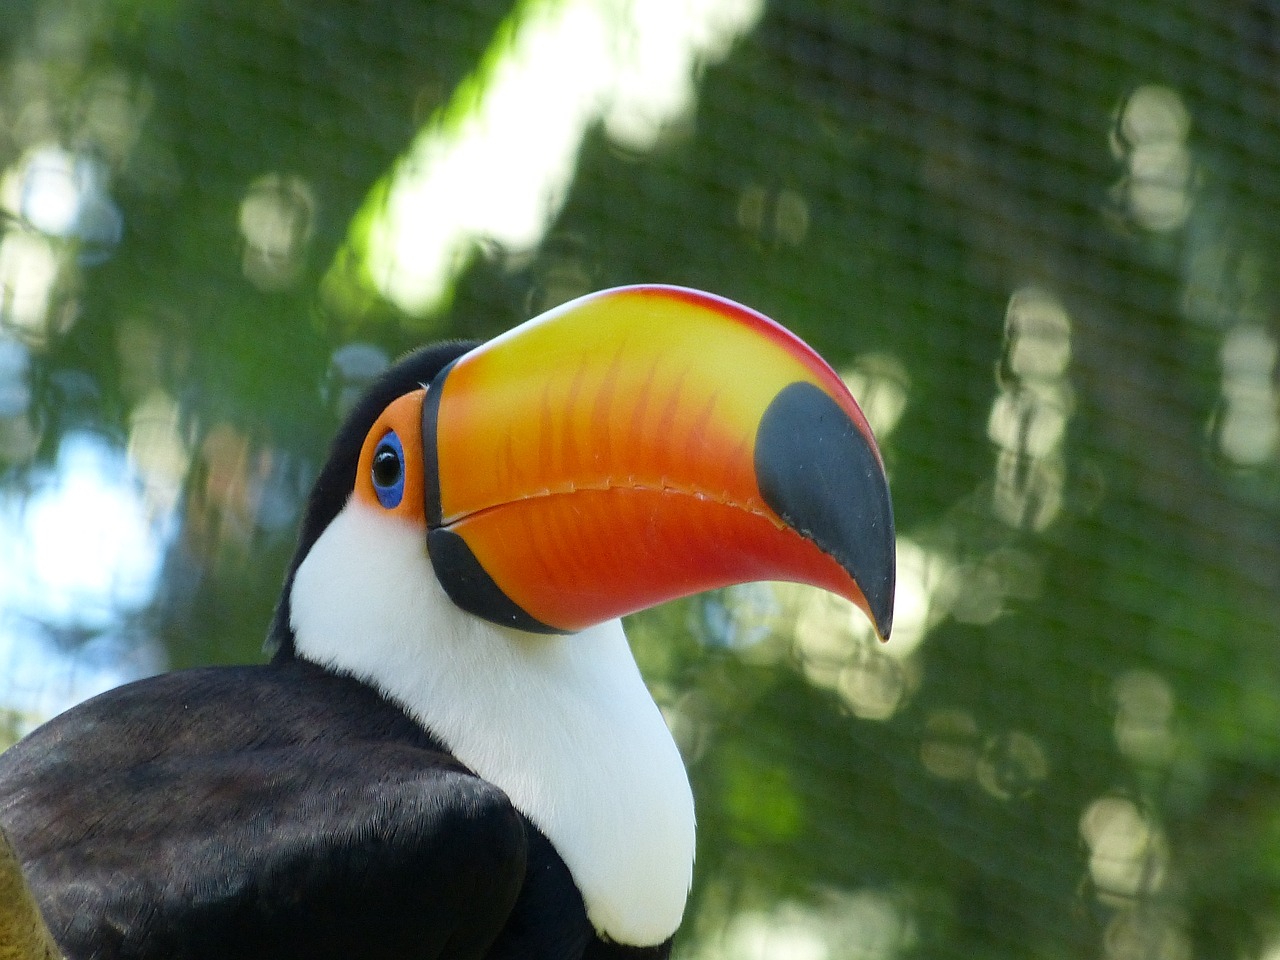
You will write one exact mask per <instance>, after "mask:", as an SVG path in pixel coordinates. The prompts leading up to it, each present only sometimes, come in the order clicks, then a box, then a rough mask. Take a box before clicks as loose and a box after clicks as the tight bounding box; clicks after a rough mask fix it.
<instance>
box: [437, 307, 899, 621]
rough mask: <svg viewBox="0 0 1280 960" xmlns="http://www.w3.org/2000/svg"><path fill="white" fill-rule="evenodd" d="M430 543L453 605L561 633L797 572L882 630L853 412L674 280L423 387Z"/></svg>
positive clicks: (884, 538) (811, 363) (861, 437)
mask: <svg viewBox="0 0 1280 960" xmlns="http://www.w3.org/2000/svg"><path fill="white" fill-rule="evenodd" d="M422 429H423V441H424V442H423V454H424V459H425V461H426V464H425V466H426V470H425V478H426V479H425V482H426V514H427V525H428V535H427V537H428V550H429V552H430V555H431V560H432V563H433V565H434V567H435V570H436V574H437V576H438V577H439V578H440V581H441V582H442V583H443V585H444V587H445V589H446V591H448V593H449V595H450V596H451V597H452V598H453V600H454V602H456V603H457V604H458V605H459V606H461V607H462V608H464V609H466V610H468V611H470V612H471V613H474V614H477V615H479V616H481V617H485V618H486V619H489V620H492V621H494V622H496V623H501V624H506V625H509V626H513V627H518V628H521V629H525V630H532V631H539V632H552V633H567V632H574V631H577V630H581V629H583V628H585V627H587V626H590V625H592V624H595V623H599V622H602V621H604V620H608V619H610V618H613V617H617V616H621V615H623V614H627V613H631V612H634V611H636V610H640V609H643V608H645V607H649V606H653V605H654V604H657V603H661V602H663V601H665V600H670V599H674V598H676V597H681V596H686V595H688V594H692V593H697V592H699V591H702V590H707V589H711V588H715V587H722V586H726V585H728V584H733V583H743V582H747V581H752V580H793V581H799V582H802V583H809V584H814V585H816V586H821V587H825V588H827V589H828V590H832V591H834V592H835V593H838V594H840V595H842V596H844V597H847V598H848V599H850V600H852V601H853V602H854V603H856V604H857V605H858V606H859V607H861V608H862V609H863V610H864V611H866V613H867V615H868V616H869V617H870V618H871V622H872V623H873V624H874V625H875V628H876V632H877V633H878V634H879V635H880V636H881V637H885V638H887V637H888V636H889V628H890V625H891V622H892V619H893V586H894V535H893V511H892V507H891V505H890V501H889V490H888V485H887V483H886V480H885V474H884V465H883V463H882V461H881V459H880V454H879V451H878V450H877V449H876V444H875V440H874V438H873V437H872V435H871V430H870V428H869V427H868V426H867V421H866V419H865V418H864V417H863V415H862V412H861V411H860V410H859V409H858V405H857V404H856V403H855V402H854V400H853V397H851V396H850V395H849V391H848V390H847V389H846V388H845V386H844V384H843V383H842V382H841V381H840V378H839V377H838V376H837V375H836V374H835V372H834V371H832V369H831V368H830V367H828V366H827V365H826V363H824V362H823V361H822V359H821V358H820V357H819V356H818V355H817V354H816V353H814V352H813V350H811V349H810V348H809V347H808V346H806V345H805V344H804V343H803V342H802V341H801V340H799V339H798V338H797V337H795V336H794V335H792V334H791V333H789V332H788V331H787V330H785V329H783V328H782V327H780V326H779V325H778V324H776V323H774V322H773V321H772V320H769V319H768V318H767V317H764V316H762V315H761V314H758V313H756V312H755V311H753V310H749V309H747V308H746V307H743V306H740V305H739V304H736V303H733V302H731V301H728V300H724V299H722V298H720V297H716V296H712V295H710V294H706V293H700V292H698V291H695V290H686V289H682V288H678V287H662V286H641V287H623V288H619V289H615V290H606V291H604V292H602V293H596V294H591V295H589V296H586V297H582V298H581V299H579V300H575V301H573V302H572V303H568V304H566V305H564V306H562V307H559V308H557V309H555V310H552V311H550V312H549V313H546V314H544V315H543V316H541V317H538V318H537V319H534V320H530V321H529V322H528V323H525V324H523V325H522V326H520V327H517V328H516V329H514V330H512V331H510V332H509V333H507V334H505V335H504V336H501V337H498V338H497V339H496V340H493V341H491V342H489V343H487V344H484V345H483V346H480V347H478V348H476V349H475V350H473V351H471V352H470V353H467V354H465V355H464V356H462V357H461V358H459V359H458V360H456V361H455V362H454V363H453V364H451V365H450V366H449V367H446V368H445V370H444V371H442V372H441V373H440V375H439V376H438V377H436V379H435V380H434V381H433V382H432V383H431V385H430V387H429V389H428V390H427V396H426V401H425V403H424V405H423V424H422Z"/></svg>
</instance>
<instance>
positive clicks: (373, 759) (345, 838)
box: [0, 674, 528, 960]
mask: <svg viewBox="0 0 1280 960" xmlns="http://www.w3.org/2000/svg"><path fill="white" fill-rule="evenodd" d="M181 676H182V675H181V674H174V675H170V677H181ZM163 680H164V682H165V683H166V684H170V685H171V684H172V683H173V681H172V680H170V679H169V677H166V678H163ZM153 684H155V685H157V686H159V685H160V680H159V678H157V680H155V681H145V682H144V683H143V684H140V685H134V688H133V689H132V690H131V691H128V692H127V693H126V694H125V695H122V696H117V697H116V698H115V699H114V700H113V699H112V694H107V695H105V696H104V697H103V698H98V699H97V700H95V701H91V702H90V703H89V704H86V705H84V706H82V707H81V708H78V709H77V710H73V711H71V712H70V713H69V714H64V715H63V717H60V718H58V720H57V721H55V723H54V724H52V725H50V726H48V727H46V728H43V729H42V730H41V731H37V733H36V734H33V736H32V737H31V738H29V739H28V740H27V741H24V742H23V744H21V745H20V747H19V748H15V749H14V751H10V753H11V754H12V755H9V754H6V755H4V756H3V757H0V823H3V824H4V825H5V827H6V828H7V829H8V830H9V831H10V835H11V837H12V840H13V844H14V847H15V848H16V849H17V851H18V853H19V855H20V856H21V858H22V859H23V861H24V869H25V871H26V874H27V878H28V880H29V882H30V884H31V886H32V888H33V890H34V891H35V893H36V896H37V898H38V900H39V901H40V905H41V908H42V910H43V911H44V914H45V917H46V919H47V920H48V923H49V926H50V928H51V929H52V931H53V933H54V936H55V937H56V938H57V939H58V941H59V943H60V944H61V946H62V948H63V950H64V951H65V952H66V954H67V956H68V957H69V958H71V960H79V958H88V957H94V958H99V960H108V958H116V957H130V958H138V960H148V958H155V960H162V958H163V960H186V958H192V960H194V958H206V957H207V958H210V960H213V958H218V960H227V958H235V960H257V958H262V960H267V958H271V960H287V958H293V957H297V958H303V957H305V958H308V960H319V958H334V960H338V958H342V960H350V958H353V957H359V958H365V960H378V958H387V960H391V958H395V960H408V958H423V960H426V958H444V957H449V958H468V957H482V956H484V955H485V952H486V950H487V948H488V946H489V944H490V943H491V941H492V940H493V939H494V938H495V937H496V936H497V935H498V933H499V932H500V930H501V929H502V927H503V926H504V924H505V923H506V922H507V919H508V916H509V914H510V912H511V909H512V906H513V904H514V903H515V901H516V898H517V896H518V894H519V892H520V889H521V885H522V884H523V881H524V877H525V867H526V857H527V854H528V850H527V844H528V840H527V836H526V827H525V824H524V821H523V819H522V818H521V817H520V815H519V814H518V813H516V812H515V810H514V809H513V808H512V807H511V805H510V803H509V801H508V800H507V798H506V796H505V794H503V793H502V792H501V791H500V790H498V789H497V788H496V787H494V786H492V785H490V784H488V783H486V782H485V781H483V780H480V779H479V778H477V777H476V776H474V775H473V774H471V773H470V772H469V771H467V770H465V769H464V768H462V767H461V766H460V765H458V764H457V762H456V761H454V760H453V759H452V758H451V757H449V756H448V755H447V754H445V753H443V752H441V751H439V750H438V749H433V748H431V747H430V746H429V745H423V744H415V743H411V742H403V741H400V740H395V739H377V738H374V739H361V738H358V737H353V738H348V739H341V740H335V739H333V738H332V737H331V736H330V735H322V736H323V738H321V737H320V736H318V737H317V738H316V739H313V740H311V741H310V742H296V739H295V738H296V736H297V735H298V733H299V732H300V731H298V730H295V729H292V728H291V727H292V721H291V720H289V719H287V718H286V719H285V720H284V726H285V728H286V731H285V732H287V733H289V734H290V739H295V742H291V743H271V742H267V743H259V744H254V743H251V742H248V743H246V742H241V743H239V744H233V743H231V742H230V741H229V739H228V737H229V734H227V733H226V732H223V733H220V734H218V735H217V736H218V739H217V740H216V741H215V742H200V741H196V742H192V743H188V744H184V743H183V739H184V738H186V737H191V736H199V735H200V734H201V733H202V732H204V731H205V730H206V729H207V726H206V724H204V723H198V724H194V725H192V724H182V723H179V724H177V725H174V724H166V725H165V726H164V729H163V730H152V731H150V733H151V739H152V740H153V742H154V743H155V744H156V748H155V750H154V751H153V752H152V753H151V754H149V752H148V750H147V749H146V747H145V744H146V742H147V736H146V734H147V731H145V730H144V729H141V728H139V727H137V726H136V725H135V724H133V723H131V713H132V710H131V707H133V706H136V704H134V703H131V702H130V701H131V700H136V699H137V698H138V697H140V696H141V695H142V694H143V693H145V690H146V688H147V687H148V686H150V685H153ZM156 692H157V693H164V692H171V691H165V690H157V691H156ZM217 699H218V700H220V701H221V703H220V707H219V708H220V709H222V710H223V711H225V712H226V714H227V716H228V726H230V727H231V728H232V729H233V730H234V729H236V728H239V729H246V728H250V727H252V728H256V729H261V727H259V726H257V725H254V724H237V723H236V714H237V711H245V712H247V713H253V712H254V710H255V707H254V702H255V697H254V694H253V691H250V692H249V694H248V696H247V697H246V698H245V699H244V700H243V701H242V702H240V703H237V702H236V701H235V700H232V699H228V698H217ZM198 703H199V706H198V707H197V708H196V709H197V710H198V711H204V710H208V709H211V708H214V706H215V703H214V702H212V701H211V700H210V698H209V696H208V695H207V691H206V693H205V695H204V696H202V698H201V699H200V700H199V701H198ZM176 707H177V710H178V711H181V710H182V705H181V702H179V703H178V704H177V705H176ZM134 719H136V718H134ZM73 723H74V724H75V725H76V727H77V730H76V733H77V736H75V737H74V738H72V737H70V736H66V737H64V736H63V733H64V731H63V729H62V727H63V726H66V725H69V724H73ZM280 732H281V731H280V728H279V727H276V728H274V731H273V734H272V735H271V739H276V738H278V736H279V734H280ZM129 739H132V741H133V742H132V749H131V750H129V751H128V753H129V755H130V756H131V757H132V758H133V759H132V760H131V762H128V763H123V764H115V763H112V762H111V757H110V754H111V753H112V750H113V746H112V744H114V745H115V747H116V748H117V749H119V748H120V746H121V745H122V742H124V741H127V740H129ZM95 741H97V742H98V746H99V747H100V749H98V750H97V751H94V750H93V746H94V742H95ZM107 741H110V743H108V742H107ZM184 747H185V748H186V749H184ZM86 750H87V751H89V752H90V753H95V754H96V756H95V757H94V758H92V759H86V763H87V765H88V767H89V769H88V770H86V769H84V767H85V764H77V763H74V759H75V758H74V757H68V755H67V754H68V753H69V752H70V751H75V752H77V753H80V752H81V751H86ZM15 751H16V752H15ZM81 755H82V756H85V754H81ZM104 755H105V757H104ZM77 769H78V770H79V771H80V776H73V773H74V771H75V770H77Z"/></svg>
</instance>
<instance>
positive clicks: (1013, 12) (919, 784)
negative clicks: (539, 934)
mask: <svg viewBox="0 0 1280 960" xmlns="http://www.w3.org/2000/svg"><path fill="white" fill-rule="evenodd" d="M1278 120H1280V7H1277V6H1276V4H1274V3H1272V2H1270V0H1226V2H1207V0H1161V2H1155V0H1126V2H1121V3H1101V2H1096V0H1087V2H1077V3H1071V4H1065V3H1044V2H1042V0H978V2H967V3H942V2H931V0H908V2H892V3H891V2H885V0H881V2H875V0H866V2H848V3H818V2H812V0H789V2H785V3H784V2H773V3H765V2H763V0H668V2H663V3H650V2H645V3H641V2H639V0H635V2H631V3H627V2H623V0H613V2H611V0H527V2H516V3H508V2H500V0H475V2H464V0H443V2H435V3H428V2H425V0H379V2H377V3H373V2H352V0H311V2H307V0H268V2H264V3H249V2H234V0H117V2H107V0H60V2H57V3H54V2H51V0H5V4H4V10H3V14H2V15H0V171H2V173H0V206H2V207H3V212H4V217H5V219H4V221H3V223H2V224H0V230H2V233H0V718H2V721H0V742H8V741H11V740H12V739H13V738H15V737H17V736H20V735H21V734H22V732H23V731H25V730H28V729H30V728H31V726H32V725H34V724H35V723H38V722H39V721H40V720H42V719H44V718H46V717H48V716H49V715H51V714H52V713H53V712H56V711H58V710H61V709H63V708H65V707H66V706H68V705H70V704H72V703H74V702H76V701H77V700H79V699H81V698H83V697H85V696H88V695H90V694H92V693H94V692H96V691H98V690H101V689H103V688H105V687H108V686H110V685H113V684H115V683H119V682H123V681H125V680H128V679H131V678H134V677H137V676H141V675H145V674H147V673H151V672H155V671H157V670H161V669H167V668H173V667H182V666H187V665H192V664H197V663H214V662H233V661H241V662H243V661H250V662H252V661H255V660H258V659H261V656H262V654H261V644H262V639H263V635H264V632H265V627H266V624H267V621H268V619H269V617H270V613H271V610H272V606H273V603H274V600H275V596H276V593H277V590H278V585H279V583H280V579H281V575H282V571H283V567H284V564H285V563H286V561H287V559H288V556H289V554H290V551H291V547H292V539H293V536H294V529H295V524H296V522H297V517H298V510H299V507H300V504H301V501H302V498H303V496H304V495H305V491H306V489H307V487H308V484H309V483H310V481H311V479H312V478H313V477H314V476H315V474H316V472H317V470H318V467H319V463H320V460H321V458H322V457H323V453H324V449H325V444H326V442H327V438H328V437H329V435H330V434H331V432H332V430H333V429H334V426H335V424H336V421H337V418H338V416H339V415H340V413H341V411H342V409H343V408H344V405H345V404H346V403H348V402H349V401H350V398H351V395H352V394H353V392H355V391H357V390H358V389H359V386H360V384H361V383H363V382H365V381H366V380H367V379H368V378H369V377H370V376H371V375H373V374H374V373H376V371H377V370H379V369H380V368H381V367H382V366H383V365H385V364H386V362H387V361H388V359H389V358H391V357H394V356H396V355H397V354H399V353H400V352H402V351H403V350H406V349H408V348H409V347H411V346H414V345H416V344H418V343H420V342H423V341H425V340H429V339H433V338H437V337H444V336H490V335H492V334H495V333H497V332H499V331H501V330H503V329H506V328H508V327H509V326H512V325H514V324H515V323H517V322H519V321H521V320H523V319H525V318H527V317H529V316H532V315H533V314H534V313H536V312H538V311H540V310H542V309H544V308H546V307H548V306H551V305H553V304H555V303H558V302H561V301H563V300H565V299H568V298H570V297H572V296H574V295H577V294H579V293H582V292H586V291H587V290H590V289H595V288H600V287H604V286H609V285H613V284H617V283H624V282H632V281H641V280H651V281H664V282H673V283H681V284H687V285H691V286H696V287H702V288H706V289H710V290H713V291H716V292H718V293H721V294H724V295H726V296H730V297H733V298H735V299H737V300H740V301H743V302H746V303H748V304H750V305H752V306H754V307H756V308H758V309H760V310H762V311H764V312H766V313H768V314H770V315H771V316H773V317H775V318H777V319H778V320H780V321H782V322H783V323H785V324H787V325H788V326H790V327H792V328H793V329H795V330H796V331H797V332H799V333H800V334H801V335H802V336H804V337H805V338H806V339H808V340H809V341H810V342H811V343H813V344H814V345H815V346H816V347H817V348H818V349H819V350H820V351H821V352H822V353H823V354H824V355H825V356H827V357H828V358H829V359H830V360H831V361H832V363H833V364H834V365H835V366H836V367H837V368H838V369H839V370H840V371H841V372H842V374H844V375H845V376H846V377H847V378H848V380H849V382H850V384H851V385H852V387H853V389H854V392H855V394H856V395H857V396H858V397H859V399H860V401H862V403H863V405H864V408H865V409H866V410H867V412H868V415H869V416H870V419H871V420H872V423H873V425H874V426H875V427H876V429H877V431H878V433H879V435H880V437H881V441H882V448H883V450H884V453H885V457H886V460H887V462H888V465H889V468H890V471H891V478H892V486H893V491H894V497H895V503H896V511H897V517H898V525H899V533H900V544H899V563H900V589H899V596H898V627H897V632H896V636H895V638H894V640H893V641H892V642H891V643H890V644H889V645H887V646H886V647H883V648H881V647H879V646H878V645H876V644H875V643H874V642H873V641H872V640H871V638H870V637H869V635H868V633H867V631H866V629H865V628H864V627H863V625H862V624H861V622H860V620H859V618H857V617H855V616H853V615H851V613H850V610H849V609H847V608H846V607H844V606H842V605H840V604H838V603H836V602H835V601H832V600H830V599H827V598H825V597H822V596H819V595H815V594H813V593H811V592H808V591H804V590H800V589H796V588H791V587H774V586H769V585H757V586H751V587H743V588H737V589H733V590H729V591H725V592H722V593H720V594H716V595H712V596H709V597H704V598H699V599H697V600H693V601H688V602H683V603H679V604H673V605H670V606H667V607H665V608H662V609H660V610H657V611H653V612H651V613H649V614H646V615H643V616H640V617H636V618H634V620H633V621H632V623H631V625H630V631H631V633H632V636H633V641H634V646H635V649H636V652H637V657H638V659H639V661H640V663H641V666H642V668H643V670H644V671H645V673H646V676H647V678H648V679H649V681H650V683H651V686H652V688H653V690H654V692H655V696H656V697H657V699H658V700H659V702H660V704H661V705H662V707H663V709H664V711H665V712H666V713H667V716H668V718H669V720H670V722H671V724H672V727H673V729H674V730H675V732H676V734H677V737H678V739H679V741H680V744H681V747H682V749H683V750H684V752H685V756H686V758H687V760H688V763H689V766H690V771H691V775H692V779H693V782H694V789H695V793H696V795H697V799H698V809H699V819H700V838H699V851H698V865H697V871H696V873H697V879H696V884H695V889H694V897H693V900H692V903H691V907H690V911H689V914H688V916H687V918H686V923H685V926H684V928H683V930H682V933H681V935H680V938H679V941H678V944H679V946H678V952H679V954H680V956H682V957H685V958H721V957H724V958H730V957H731V958H762V960H763V958H770V960H776V958H783V960H809V958H833V960H834V958H859V960H880V958H883V960H889V958H895V957H914V956H921V957H925V956H939V957H966V958H973V957H992V958H994V957H1011V958H1012V957H1028V956H1037V957H1106V958H1115V960H1122V958H1123V960H1131V958H1132V960H1138V958H1143V960H1146V958H1151V960H1157V958H1158V960H1187V958H1192V957H1205V958H1210V957H1212V958H1221V957H1231V958H1240V957H1246V958H1271V960H1274V958H1275V957H1277V956H1280V779H1278V777H1277V772H1278V770H1280V768H1278V759H1280V737H1278V736H1277V732H1278V731H1280V657H1278V656H1277V644H1278V642H1280V411H1278V400H1277V398H1278V396H1280V383H1278V374H1277V353H1278V346H1277V344H1278V340H1277V338H1278V337H1280V327H1278V324H1277V298H1278V294H1280V270H1278V269H1277V263H1278V262H1280V261H1278V259H1277V254H1278V253H1280V162H1278V158H1280V122H1277V121H1278Z"/></svg>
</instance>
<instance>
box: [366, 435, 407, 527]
mask: <svg viewBox="0 0 1280 960" xmlns="http://www.w3.org/2000/svg"><path fill="white" fill-rule="evenodd" d="M373 491H374V493H376V494H377V495H378V502H379V503H380V504H382V505H383V506H384V507H386V508H387V509H388V510H391V509H393V508H394V507H397V506H399V505H400V501H401V499H403V497H404V447H402V446H400V438H399V437H397V436H396V432H395V431H394V430H388V431H387V435H386V436H385V437H383V438H382V440H381V441H380V442H379V443H378V448H377V449H376V450H374V451H373Z"/></svg>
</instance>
